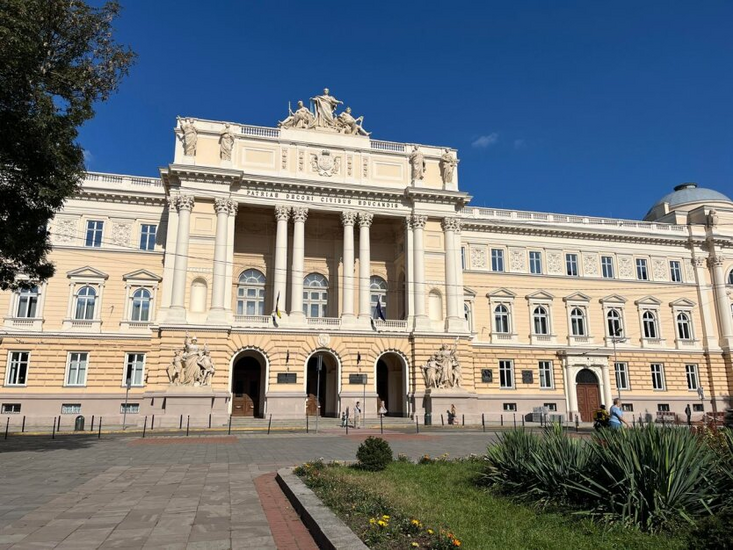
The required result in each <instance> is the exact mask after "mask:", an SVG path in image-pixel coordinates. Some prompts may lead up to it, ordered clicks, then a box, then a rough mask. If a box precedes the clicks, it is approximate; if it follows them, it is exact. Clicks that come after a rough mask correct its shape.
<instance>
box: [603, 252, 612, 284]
mask: <svg viewBox="0 0 733 550" xmlns="http://www.w3.org/2000/svg"><path fill="white" fill-rule="evenodd" d="M601 274H602V275H603V277H604V279H613V257H611V256H601Z"/></svg>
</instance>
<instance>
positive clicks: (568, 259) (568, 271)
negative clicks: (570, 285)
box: [565, 252, 580, 277]
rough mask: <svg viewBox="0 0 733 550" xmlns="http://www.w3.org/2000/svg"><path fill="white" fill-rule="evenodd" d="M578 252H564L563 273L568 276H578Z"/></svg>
mask: <svg viewBox="0 0 733 550" xmlns="http://www.w3.org/2000/svg"><path fill="white" fill-rule="evenodd" d="M578 258H580V254H578V253H577V252H566V253H565V275H566V276H568V277H580V262H579V260H578Z"/></svg>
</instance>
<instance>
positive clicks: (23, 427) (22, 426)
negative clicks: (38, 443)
mask: <svg viewBox="0 0 733 550" xmlns="http://www.w3.org/2000/svg"><path fill="white" fill-rule="evenodd" d="M20 433H25V415H23V424H22V425H21V427H20Z"/></svg>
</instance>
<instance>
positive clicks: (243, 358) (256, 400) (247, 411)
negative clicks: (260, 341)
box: [231, 350, 266, 418]
mask: <svg viewBox="0 0 733 550" xmlns="http://www.w3.org/2000/svg"><path fill="white" fill-rule="evenodd" d="M265 369H266V362H265V358H264V356H263V355H262V354H261V353H260V352H258V351H256V350H245V351H243V352H242V353H240V354H239V355H238V356H237V357H236V359H235V360H234V364H233V366H232V388H231V390H232V416H256V417H259V418H262V417H264V415H265V378H266V377H265Z"/></svg>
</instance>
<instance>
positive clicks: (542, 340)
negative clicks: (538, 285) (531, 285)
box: [526, 290, 557, 345]
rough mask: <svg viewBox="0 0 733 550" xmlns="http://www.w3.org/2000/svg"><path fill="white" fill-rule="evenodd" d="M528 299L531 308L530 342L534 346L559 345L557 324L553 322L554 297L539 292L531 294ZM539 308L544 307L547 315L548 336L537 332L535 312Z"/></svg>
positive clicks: (541, 291) (542, 291)
mask: <svg viewBox="0 0 733 550" xmlns="http://www.w3.org/2000/svg"><path fill="white" fill-rule="evenodd" d="M526 298H527V305H528V307H529V340H530V343H531V344H533V345H547V344H555V343H557V336H556V335H555V332H554V330H555V323H554V320H553V311H552V302H553V300H554V296H552V295H551V294H549V293H548V292H545V291H544V290H539V291H537V292H534V293H533V294H530V295H529V296H527V297H526ZM537 307H542V308H543V309H544V310H545V312H546V313H547V334H540V333H538V332H536V331H535V317H534V312H535V309H536V308H537Z"/></svg>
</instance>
